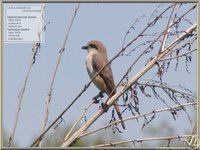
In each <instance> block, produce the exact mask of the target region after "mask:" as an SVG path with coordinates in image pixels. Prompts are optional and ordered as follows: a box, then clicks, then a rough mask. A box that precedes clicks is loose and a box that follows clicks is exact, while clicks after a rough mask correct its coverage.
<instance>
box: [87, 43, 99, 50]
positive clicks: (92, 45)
mask: <svg viewBox="0 0 200 150" xmlns="http://www.w3.org/2000/svg"><path fill="white" fill-rule="evenodd" d="M89 46H90V47H91V48H94V49H98V48H97V47H96V45H94V44H90V45H89Z"/></svg>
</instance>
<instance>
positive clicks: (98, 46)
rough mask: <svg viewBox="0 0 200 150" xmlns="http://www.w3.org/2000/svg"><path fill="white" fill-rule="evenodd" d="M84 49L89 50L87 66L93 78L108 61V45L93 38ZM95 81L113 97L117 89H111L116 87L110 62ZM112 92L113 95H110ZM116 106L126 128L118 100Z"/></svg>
mask: <svg viewBox="0 0 200 150" xmlns="http://www.w3.org/2000/svg"><path fill="white" fill-rule="evenodd" d="M82 49H85V50H87V51H88V54H87V58H86V68H87V72H88V74H89V77H90V78H93V77H94V76H95V74H96V73H97V72H98V71H99V70H100V69H101V68H102V67H104V66H105V65H106V64H107V63H108V59H107V52H106V47H105V46H104V44H103V43H101V42H100V41H96V40H92V41H90V42H88V43H87V45H86V46H83V47H82ZM93 83H94V84H95V85H96V87H97V88H98V89H99V90H100V91H101V93H106V94H107V95H108V96H110V97H112V96H113V95H114V94H115V93H116V90H114V91H113V93H112V94H111V91H112V90H113V89H114V88H115V83H114V79H113V74H112V70H111V67H110V64H109V65H107V66H106V67H105V68H104V69H103V70H102V71H101V72H100V73H99V75H97V76H96V78H95V79H94V80H93ZM110 94H111V95H110ZM114 108H115V110H116V112H117V115H118V117H119V119H120V120H121V125H122V127H123V129H125V124H124V121H122V120H123V119H122V115H121V113H120V109H119V106H118V104H117V102H115V104H114Z"/></svg>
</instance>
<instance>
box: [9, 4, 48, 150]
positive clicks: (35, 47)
mask: <svg viewBox="0 0 200 150" xmlns="http://www.w3.org/2000/svg"><path fill="white" fill-rule="evenodd" d="M44 7H45V5H44V4H43V6H42V10H41V14H40V17H41V18H42V17H43V12H44ZM39 26H41V25H40V22H39V24H38V33H37V34H36V41H37V42H35V43H33V47H32V56H31V60H30V63H29V67H28V71H27V74H26V76H25V80H24V84H23V87H22V89H21V90H20V92H19V94H18V109H17V113H16V116H15V122H14V127H13V131H12V134H11V136H10V137H9V143H8V147H11V146H12V145H13V141H14V137H15V131H16V128H17V123H18V120H19V115H20V111H21V109H22V101H23V96H24V93H25V91H26V85H27V83H28V79H29V76H30V73H31V69H32V66H33V64H34V63H35V57H36V55H37V53H38V49H39V48H40V43H39V42H40V36H41V32H42V31H40V28H39Z"/></svg>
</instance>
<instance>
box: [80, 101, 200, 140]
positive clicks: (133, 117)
mask: <svg viewBox="0 0 200 150" xmlns="http://www.w3.org/2000/svg"><path fill="white" fill-rule="evenodd" d="M196 104H197V102H192V103H184V104H180V105H176V106H174V107H171V108H168V107H167V108H162V109H157V110H153V111H150V112H147V113H143V114H140V115H137V116H132V117H127V118H124V119H123V121H129V120H134V119H138V118H142V117H144V116H148V115H152V114H156V113H161V112H166V111H171V110H177V109H179V108H182V107H185V106H191V105H196ZM117 123H120V120H116V121H115V122H112V123H110V124H108V125H105V126H103V127H101V128H98V129H95V130H92V131H89V132H86V133H84V134H82V135H81V136H80V137H79V138H81V137H84V136H87V135H90V134H92V133H95V132H98V131H100V130H103V129H107V128H109V127H111V126H112V125H115V124H117Z"/></svg>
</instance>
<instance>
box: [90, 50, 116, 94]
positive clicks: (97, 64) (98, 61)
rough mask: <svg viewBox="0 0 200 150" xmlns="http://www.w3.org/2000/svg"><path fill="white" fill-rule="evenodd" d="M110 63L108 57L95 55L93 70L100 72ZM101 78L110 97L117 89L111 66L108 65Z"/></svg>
mask: <svg viewBox="0 0 200 150" xmlns="http://www.w3.org/2000/svg"><path fill="white" fill-rule="evenodd" d="M107 63H108V59H107V58H106V57H102V55H99V54H95V55H93V59H92V64H93V68H94V69H95V70H96V71H97V72H98V71H99V70H100V69H101V68H102V67H104V66H105V65H106V64H107ZM99 76H100V77H101V78H102V79H103V81H104V82H105V84H106V86H107V88H108V89H107V90H108V91H105V92H107V94H108V95H109V94H110V93H111V91H112V90H113V89H114V88H115V83H114V79H113V74H112V70H111V67H110V64H109V65H107V66H106V67H105V68H104V69H103V70H102V71H101V72H100V73H99Z"/></svg>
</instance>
